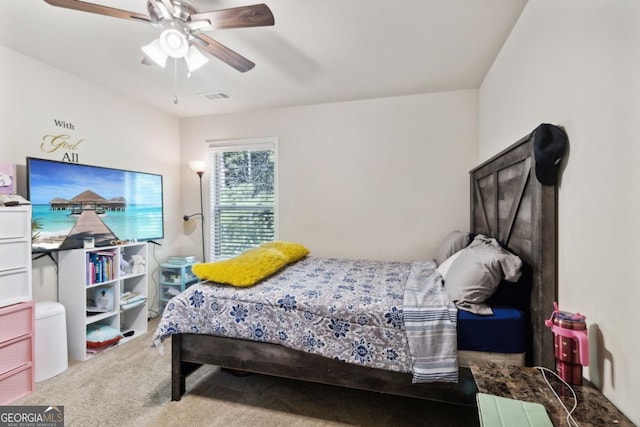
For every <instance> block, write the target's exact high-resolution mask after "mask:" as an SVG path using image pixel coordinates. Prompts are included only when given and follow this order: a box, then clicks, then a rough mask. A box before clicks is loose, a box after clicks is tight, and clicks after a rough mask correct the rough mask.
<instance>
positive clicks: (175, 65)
mask: <svg viewBox="0 0 640 427" xmlns="http://www.w3.org/2000/svg"><path fill="white" fill-rule="evenodd" d="M173 103H174V104H176V105H178V60H177V59H176V58H173Z"/></svg>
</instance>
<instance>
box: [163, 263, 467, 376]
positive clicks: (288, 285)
mask: <svg viewBox="0 0 640 427" xmlns="http://www.w3.org/2000/svg"><path fill="white" fill-rule="evenodd" d="M429 264H430V267H429V268H430V269H431V270H432V271H434V273H435V270H433V268H435V264H433V263H429ZM435 274H436V275H437V277H439V275H438V274H437V273H435ZM410 276H412V263H402V262H380V261H363V260H345V259H329V258H316V257H306V258H304V259H302V260H300V261H298V262H297V263H294V264H292V265H290V266H288V267H286V268H284V269H283V270H281V271H280V272H278V273H276V274H275V275H273V276H271V277H269V278H268V279H266V280H264V281H262V282H260V283H259V284H257V285H255V286H253V287H250V288H235V287H232V286H228V285H222V284H217V283H212V282H203V283H199V284H196V285H193V286H191V287H190V288H188V289H187V290H185V291H184V292H183V293H181V294H180V295H177V296H175V297H174V298H172V299H171V300H170V301H169V302H168V303H167V305H166V307H165V310H164V313H163V315H162V319H161V321H160V323H159V325H158V328H157V329H156V332H155V334H154V337H153V342H154V344H155V345H156V346H157V347H158V348H160V349H162V342H163V340H164V339H166V338H168V337H169V336H171V335H172V334H176V333H196V334H210V335H221V336H227V337H235V338H243V339H251V340H255V341H267V342H271V343H275V344H280V345H284V346H286V347H290V348H293V349H296V350H300V351H305V352H309V353H314V354H318V355H321V356H324V357H329V358H333V359H336V360H341V361H344V362H347V363H353V364H358V365H364V366H368V367H371V368H378V369H385V370H391V371H400V372H413V365H414V362H415V361H416V360H425V359H424V358H423V357H418V358H416V357H415V355H414V356H413V357H412V353H411V352H410V349H413V348H416V349H419V350H420V351H425V348H424V347H425V345H424V342H423V341H424V340H423V338H424V337H420V339H421V340H422V341H420V342H418V343H417V344H418V345H416V344H413V345H412V343H410V342H409V339H408V338H407V334H406V333H405V321H404V315H403V302H404V300H405V287H406V284H407V281H408V280H409V279H410ZM410 283H411V281H410ZM431 286H433V287H434V289H433V290H431V291H429V292H427V294H430V295H431V296H432V295H433V294H438V295H439V296H438V297H437V298H435V301H436V302H437V304H439V305H442V304H443V303H444V309H445V311H446V310H447V309H448V308H450V307H449V303H448V298H446V293H445V291H444V289H443V288H442V282H441V280H440V281H438V282H437V283H432V284H431ZM440 292H441V293H442V294H444V299H443V297H442V294H440ZM422 294H424V292H423V291H422V289H420V290H419V292H418V294H416V295H417V296H412V297H411V298H410V301H411V302H412V312H413V313H414V314H415V311H416V310H419V306H420V305H421V304H420V303H419V301H418V300H419V299H422V298H423V295H422ZM412 295H414V292H412ZM425 295H426V294H425ZM431 296H430V297H429V298H430V299H432V298H431ZM426 305H427V306H431V307H430V308H429V310H431V309H433V307H432V306H433V303H428V302H427V303H426ZM451 305H452V304H451ZM440 308H442V307H440ZM438 322H439V324H442V322H441V320H439V321H438ZM446 326H448V327H449V328H450V327H451V325H446ZM438 328H440V326H438ZM453 331H454V334H453V337H452V339H453V343H451V342H448V343H447V346H448V347H447V348H449V347H451V346H452V348H453V356H454V357H453V363H454V365H455V363H456V362H455V360H456V357H455V351H456V342H455V339H456V338H455V315H454V317H453ZM435 335H437V336H441V335H442V334H441V333H440V332H438V331H436V332H435ZM445 335H446V334H445ZM448 335H451V334H448ZM449 338H451V337H449ZM410 339H413V338H410ZM438 340H440V339H439V338H438ZM426 351H429V350H428V349H427V350H426ZM441 353H442V351H441V350H440V349H438V350H436V351H435V352H434V354H437V355H441ZM448 356H449V358H448V359H446V357H445V359H446V360H447V364H449V365H450V363H451V357H450V356H451V355H450V354H449V355H448ZM438 357H440V356H438ZM451 372H452V367H451V366H447V367H446V369H443V373H442V376H441V378H439V375H438V372H437V369H435V370H431V371H430V375H429V377H428V379H425V378H424V377H421V378H418V377H416V375H415V374H414V382H425V381H452V380H455V379H453V378H452V377H451ZM455 372H456V378H457V365H455Z"/></svg>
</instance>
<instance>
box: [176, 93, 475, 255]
mask: <svg viewBox="0 0 640 427" xmlns="http://www.w3.org/2000/svg"><path fill="white" fill-rule="evenodd" d="M258 137H277V138H278V141H279V145H278V150H279V158H278V161H279V189H280V205H279V212H280V221H279V227H280V235H279V237H280V239H282V240H293V241H297V242H300V243H303V244H305V245H307V246H308V247H309V248H310V249H311V252H312V254H313V255H315V256H333V257H345V258H368V259H386V260H412V259H428V258H430V257H431V255H432V253H433V252H434V251H435V248H436V246H437V245H438V244H439V243H440V241H441V239H442V238H443V237H444V236H445V235H446V234H447V233H448V232H449V231H451V230H453V229H468V226H469V219H468V218H469V200H468V199H469V197H468V194H469V190H468V187H469V178H468V171H469V169H471V168H472V167H473V166H474V165H475V163H476V159H477V151H476V141H477V91H475V90H470V91H460V92H448V93H436V94H428V95H416V96H404V97H394V98H384V99H375V100H367V101H357V102H345V103H335V104H325V105H314V106H303V107H292V108H281V109H273V110H263V111H256V112H248V113H239V114H229V115H220V116H210V117H198V118H189V119H183V120H182V121H181V141H182V154H181V157H182V159H183V160H184V162H185V166H184V167H183V176H182V178H183V183H184V184H183V187H182V194H183V203H182V204H183V206H187V207H189V209H188V210H189V211H190V212H191V211H193V212H197V211H198V210H199V205H198V204H199V201H198V200H199V199H198V196H197V191H198V190H197V184H198V182H197V177H196V176H195V174H194V173H193V172H190V171H189V170H188V168H187V167H186V161H188V160H196V159H202V160H206V159H207V155H206V141H207V140H227V139H246V138H258ZM204 178H205V180H206V179H207V178H208V174H207V175H205V177H204ZM205 192H206V191H205ZM205 197H206V196H205ZM206 203H207V201H205V205H206ZM191 239H192V248H193V251H194V252H195V253H199V251H200V249H198V248H199V245H200V236H199V232H195V233H193V234H192V235H191Z"/></svg>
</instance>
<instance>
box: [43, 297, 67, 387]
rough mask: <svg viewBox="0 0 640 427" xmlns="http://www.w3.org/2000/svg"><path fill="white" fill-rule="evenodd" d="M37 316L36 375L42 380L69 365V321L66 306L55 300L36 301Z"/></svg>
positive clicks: (64, 369) (62, 370) (56, 373)
mask: <svg viewBox="0 0 640 427" xmlns="http://www.w3.org/2000/svg"><path fill="white" fill-rule="evenodd" d="M35 317H36V328H35V342H36V344H35V345H36V349H35V365H36V366H35V377H36V382H40V381H44V380H48V379H49V378H51V377H54V376H56V375H58V374H60V373H62V372H64V371H66V370H67V368H68V367H69V359H68V355H67V322H66V320H65V310H64V306H63V305H62V304H60V303H59V302H54V301H45V302H38V303H36V312H35Z"/></svg>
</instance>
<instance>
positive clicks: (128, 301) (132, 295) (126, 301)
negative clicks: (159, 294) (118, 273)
mask: <svg viewBox="0 0 640 427" xmlns="http://www.w3.org/2000/svg"><path fill="white" fill-rule="evenodd" d="M146 300H147V297H145V296H144V295H140V294H138V293H136V292H124V293H122V294H120V307H121V308H126V307H131V306H133V305H136V304H138V303H141V302H144V301H146Z"/></svg>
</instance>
